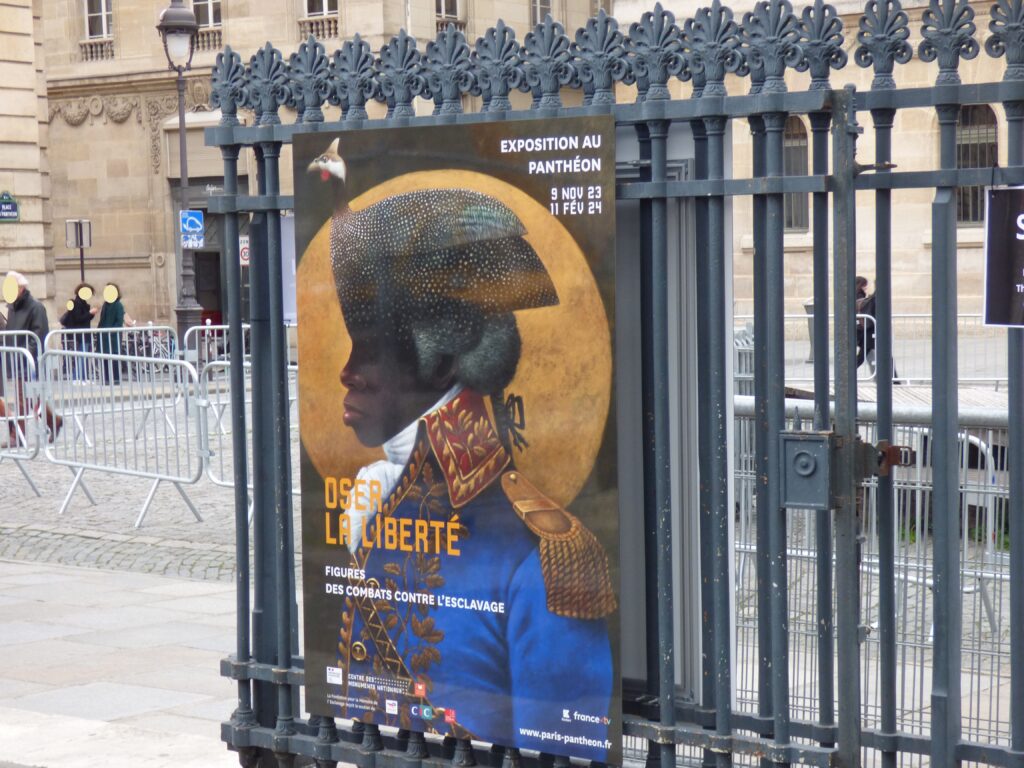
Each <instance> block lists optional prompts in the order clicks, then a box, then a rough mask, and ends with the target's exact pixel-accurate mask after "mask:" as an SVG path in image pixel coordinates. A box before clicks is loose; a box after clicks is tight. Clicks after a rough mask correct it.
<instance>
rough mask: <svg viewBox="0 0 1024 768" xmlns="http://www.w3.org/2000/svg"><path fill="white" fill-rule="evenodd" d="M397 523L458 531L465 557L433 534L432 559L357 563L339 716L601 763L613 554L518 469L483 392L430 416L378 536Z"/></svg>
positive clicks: (387, 502) (342, 633)
mask: <svg viewBox="0 0 1024 768" xmlns="http://www.w3.org/2000/svg"><path fill="white" fill-rule="evenodd" d="M388 517H391V518H394V520H395V522H394V523H387V525H390V526H391V528H392V530H394V529H395V526H396V525H397V523H398V522H399V521H401V520H403V519H406V520H408V521H410V522H408V523H406V525H407V526H413V525H414V524H415V522H414V521H417V520H420V521H424V520H425V521H428V522H433V521H439V522H443V523H445V524H448V523H452V524H453V528H451V529H449V530H452V531H453V532H454V535H455V537H456V538H455V539H454V546H452V545H451V544H452V540H449V539H447V538H446V537H439V538H435V537H433V536H432V537H431V538H430V540H429V542H428V546H427V547H426V550H427V551H418V552H417V551H399V550H396V549H388V548H384V547H377V546H374V547H370V548H366V547H365V546H364V547H361V548H360V549H359V550H358V551H356V553H355V554H354V555H352V559H353V560H354V563H353V565H355V566H356V567H358V568H360V569H361V570H362V571H363V572H364V573H365V579H363V580H362V585H363V587H364V588H363V589H361V590H360V593H361V596H352V597H345V599H344V608H343V610H342V614H341V621H340V628H339V633H338V646H337V648H338V658H337V666H338V667H340V668H341V669H344V670H347V674H346V675H345V678H344V680H343V681H338V683H339V684H338V685H335V686H332V688H333V689H334V691H332V694H331V695H330V696H329V700H330V701H333V702H334V709H335V713H336V714H337V715H338V716H341V717H349V718H355V719H360V720H362V721H364V722H375V723H378V724H386V725H393V726H399V727H402V728H408V729H411V730H416V731H423V732H435V733H441V734H445V735H452V736H456V737H461V738H466V737H470V738H476V739H481V740H484V741H490V742H493V743H497V744H503V745H509V746H516V747H520V748H526V749H536V750H540V751H543V752H548V753H552V754H572V755H575V756H580V757H587V758H590V759H593V760H598V761H603V760H605V758H606V755H607V749H608V747H609V746H610V744H609V743H608V742H607V732H608V724H609V714H610V713H609V707H610V702H611V695H612V683H613V679H612V678H613V666H612V657H611V650H610V647H609V639H608V627H607V623H606V617H607V615H608V614H609V613H611V612H612V611H614V610H615V608H616V603H615V597H614V594H613V591H612V588H611V581H610V578H609V573H608V562H607V557H606V555H605V552H604V550H603V549H602V548H601V545H600V544H599V543H598V541H597V540H596V539H595V538H594V536H593V534H591V533H590V532H589V531H588V530H586V529H585V528H584V527H583V526H582V524H581V523H580V522H579V520H578V519H576V518H575V517H574V516H572V515H571V514H570V513H568V512H567V511H565V510H563V509H561V508H560V507H559V506H558V505H557V504H555V503H554V502H552V501H551V500H549V499H547V498H546V497H545V496H543V494H541V493H540V492H539V491H537V489H535V488H534V487H533V486H532V485H531V484H530V483H529V481H528V480H527V479H526V478H524V477H522V475H521V474H520V473H518V472H516V471H515V469H514V468H513V467H512V465H511V458H510V456H509V455H508V453H507V452H506V450H505V448H504V446H503V444H502V442H501V440H500V439H499V438H498V435H497V433H496V432H495V430H494V427H493V426H492V423H491V420H490V416H489V414H488V412H487V410H486V408H485V406H484V402H483V399H482V398H481V397H480V395H478V394H477V393H475V392H472V391H469V390H463V391H462V392H461V393H460V394H459V395H458V396H456V397H455V398H454V399H453V400H452V401H451V402H450V403H448V404H447V405H445V406H443V407H442V408H440V409H438V410H437V411H435V412H433V413H430V414H428V415H427V416H425V417H424V418H423V419H422V420H421V422H420V427H419V435H418V439H417V442H416V445H415V447H414V449H413V452H412V456H411V458H410V460H409V462H408V464H407V465H406V468H405V470H404V471H403V473H402V477H401V479H400V480H399V482H398V485H397V487H396V488H395V489H394V491H393V492H392V493H391V494H390V496H389V497H387V498H386V499H384V500H383V508H382V510H381V511H380V513H379V514H378V515H377V516H376V517H375V518H374V519H373V521H372V522H371V523H370V524H369V525H368V527H367V529H366V532H365V536H366V539H367V541H371V542H372V541H374V540H375V537H376V536H377V534H378V532H380V531H381V530H382V529H383V528H384V526H385V523H386V518H388ZM421 525H422V524H421ZM407 543H408V541H407ZM439 543H440V544H441V546H438V544H439ZM419 549H421V550H422V549H423V547H419ZM456 551H457V552H458V554H455V552H456ZM389 597H390V599H388V598H389Z"/></svg>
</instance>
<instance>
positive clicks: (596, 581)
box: [501, 472, 617, 619]
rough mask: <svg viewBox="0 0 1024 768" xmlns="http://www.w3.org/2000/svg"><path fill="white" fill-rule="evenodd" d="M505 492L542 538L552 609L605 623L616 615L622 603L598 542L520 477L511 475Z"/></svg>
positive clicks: (503, 480)
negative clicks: (616, 610) (616, 593)
mask: <svg viewBox="0 0 1024 768" xmlns="http://www.w3.org/2000/svg"><path fill="white" fill-rule="evenodd" d="M501 487H502V490H504V491H505V495H506V496H508V499H509V501H511V502H512V508H513V509H514V510H515V511H516V514H517V515H519V519H520V520H522V521H523V522H524V523H525V524H526V527H527V528H529V529H530V530H531V531H532V532H533V533H535V534H536V535H537V536H538V537H539V538H540V568H541V573H542V574H543V575H544V587H545V591H546V593H547V607H548V610H549V611H551V612H552V613H554V614H556V615H558V616H566V617H568V618H572V619H601V618H604V617H605V616H607V615H608V614H610V613H612V612H613V611H614V610H615V609H616V607H617V602H616V600H615V591H614V590H613V589H612V579H611V574H610V572H609V569H608V555H607V554H606V553H605V551H604V547H602V546H601V542H599V541H598V540H597V537H596V536H594V534H593V533H591V532H590V531H588V530H587V529H586V528H585V527H584V526H583V523H581V522H580V521H579V518H577V517H576V516H575V515H573V514H571V513H569V512H567V511H566V510H564V509H562V508H561V507H560V506H558V504H556V503H555V502H554V501H552V500H551V499H549V498H548V497H547V496H545V495H544V494H542V493H541V492H540V491H538V490H537V489H536V488H535V487H534V486H533V484H532V483H530V481H529V480H527V479H526V478H524V477H523V476H522V475H521V474H520V473H518V472H506V473H505V474H504V475H502V477H501Z"/></svg>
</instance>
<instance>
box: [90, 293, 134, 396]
mask: <svg viewBox="0 0 1024 768" xmlns="http://www.w3.org/2000/svg"><path fill="white" fill-rule="evenodd" d="M126 325H128V326H132V325H135V321H134V320H132V319H131V317H130V316H129V315H128V314H126V313H125V311H124V304H122V303H121V289H120V288H119V287H118V285H117V283H109V284H108V285H107V287H106V288H104V289H103V307H102V309H101V310H100V322H99V325H97V326H96V327H97V328H100V329H102V330H103V332H102V333H101V334H100V352H102V353H103V354H104V355H120V354H121V331H120V329H121V328H124V327H125V326H126ZM103 382H104V383H105V384H109V383H110V382H113V383H114V384H120V383H121V363H120V362H118V361H116V360H107V361H105V363H104V367H103Z"/></svg>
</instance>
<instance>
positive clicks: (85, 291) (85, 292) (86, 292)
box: [78, 285, 92, 301]
mask: <svg viewBox="0 0 1024 768" xmlns="http://www.w3.org/2000/svg"><path fill="white" fill-rule="evenodd" d="M78 298H80V299H81V300H82V301H88V300H89V299H91V298H92V288H90V287H89V286H88V285H83V286H82V287H81V288H79V289H78Z"/></svg>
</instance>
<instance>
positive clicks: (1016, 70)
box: [985, 0, 1024, 80]
mask: <svg viewBox="0 0 1024 768" xmlns="http://www.w3.org/2000/svg"><path fill="white" fill-rule="evenodd" d="M989 15H990V16H991V17H992V20H991V21H990V22H989V23H988V29H989V31H990V32H991V33H992V36H991V37H990V38H989V39H988V40H986V41H985V50H986V51H987V52H988V55H989V56H992V57H994V58H999V57H1000V56H1002V55H1003V54H1004V53H1005V54H1006V72H1004V73H1003V80H1024V0H996V4H995V5H993V6H992V10H991V11H990V13H989Z"/></svg>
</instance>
